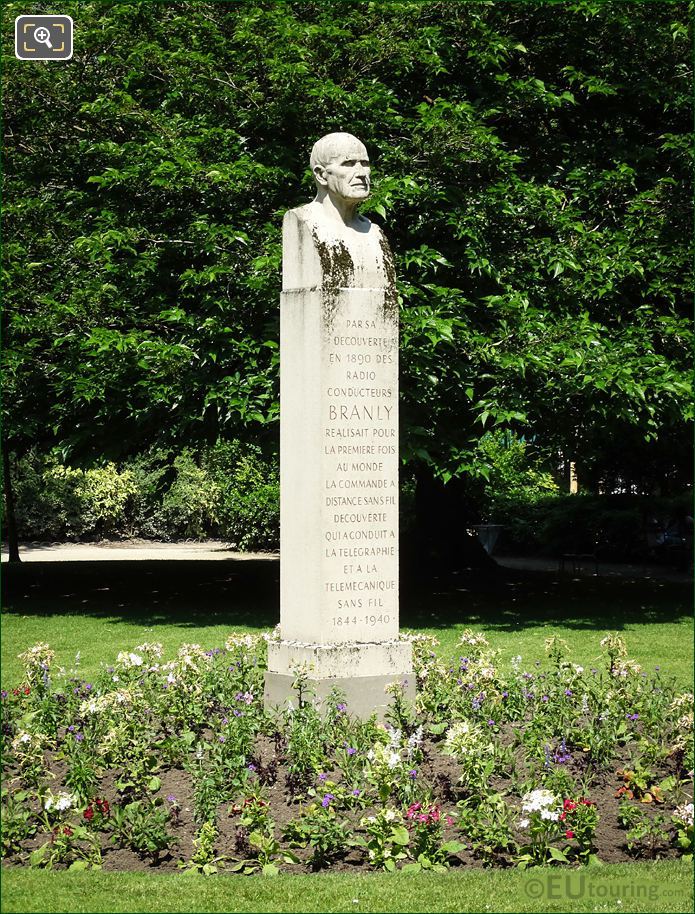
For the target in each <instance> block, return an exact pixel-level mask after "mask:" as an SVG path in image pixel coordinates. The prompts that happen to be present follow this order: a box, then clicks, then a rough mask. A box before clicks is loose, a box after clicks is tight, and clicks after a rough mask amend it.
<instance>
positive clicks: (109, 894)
mask: <svg viewBox="0 0 695 914" xmlns="http://www.w3.org/2000/svg"><path fill="white" fill-rule="evenodd" d="M566 878H567V881H566ZM2 902H3V904H2V909H3V911H5V912H8V914H9V912H14V911H22V912H30V911H41V912H54V911H55V912H58V911H61V912H62V911H70V912H75V914H78V912H83V911H84V912H101V911H104V912H120V911H208V912H213V911H225V912H232V911H234V912H237V911H238V912H243V911H264V912H265V911H283V912H290V911H304V912H314V911H316V912H319V911H333V912H342V911H346V912H359V911H374V912H376V911H401V912H410V911H413V912H428V911H437V912H440V911H441V912H444V911H519V912H522V911H650V912H657V911H692V909H693V870H692V866H690V865H688V864H684V863H655V864H654V863H633V864H618V865H610V866H605V867H598V868H594V869H592V870H591V871H584V872H578V871H576V870H575V871H572V872H571V873H569V872H564V871H563V872H561V871H559V870H557V869H547V868H543V869H535V870H532V871H529V872H528V873H522V872H520V871H519V870H511V871H509V870H506V871H499V870H467V871H465V872H451V871H450V872H448V873H446V874H441V875H440V874H435V875H430V874H420V875H418V876H404V875H402V874H398V875H396V876H390V875H387V874H381V875H376V874H373V875H365V876H353V875H349V876H348V875H317V876H290V875H288V876H279V877H277V878H276V879H264V878H263V877H262V876H251V877H242V876H236V877H235V876H220V877H213V878H209V879H206V878H204V877H200V876H198V877H195V876H194V877H191V876H152V875H150V874H142V873H52V872H45V871H32V870H14V869H13V870H5V871H4V873H3V878H2Z"/></svg>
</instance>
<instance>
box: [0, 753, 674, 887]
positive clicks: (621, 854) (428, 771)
mask: <svg viewBox="0 0 695 914" xmlns="http://www.w3.org/2000/svg"><path fill="white" fill-rule="evenodd" d="M440 745H441V744H440V743H437V742H435V741H432V740H426V741H425V744H424V751H425V760H424V762H423V763H422V764H421V765H420V766H419V776H420V777H421V778H422V779H423V780H424V781H426V782H427V783H429V784H432V785H433V787H434V793H435V801H436V802H437V803H438V804H439V805H440V806H441V809H442V813H443V814H444V815H446V814H455V813H456V803H457V801H458V800H461V799H465V798H466V796H467V794H466V793H465V791H463V790H462V788H461V787H460V786H459V784H458V779H459V773H460V772H459V767H458V765H457V763H456V761H455V760H454V759H453V758H451V757H449V756H447V755H443V754H442V752H441V749H440ZM254 758H255V764H256V765H257V767H258V774H259V775H260V780H261V782H262V783H263V784H264V787H265V793H264V796H265V798H266V799H267V801H268V803H269V807H270V817H271V819H272V820H273V821H274V822H275V825H276V829H275V834H276V836H277V837H278V838H281V836H282V832H283V829H284V827H285V826H286V825H287V823H288V822H289V821H290V820H292V819H294V818H296V817H297V816H298V815H299V813H300V811H301V809H302V806H303V805H307V804H308V803H309V802H311V800H310V799H308V798H304V799H302V798H300V797H297V796H295V795H293V793H292V791H291V789H289V788H288V777H287V775H288V769H287V766H286V764H285V759H284V756H283V755H282V754H281V753H278V751H277V750H276V744H275V742H274V741H273V740H271V739H269V738H268V737H265V736H261V737H259V739H258V741H257V744H256V746H255V753H254ZM49 764H50V766H51V773H52V774H53V775H54V776H55V777H54V779H52V780H51V781H50V788H51V790H52V791H53V792H54V793H55V792H57V791H58V790H59V789H61V786H62V783H63V778H64V775H65V765H64V763H62V762H60V761H56V760H55V759H53V758H52V757H50V758H49ZM584 767H585V765H584V764H583V763H582V762H579V763H576V762H575V763H573V765H571V767H570V772H571V773H572V774H573V776H575V778H576V777H577V775H579V774H582V773H583V772H582V769H583V768H584ZM621 767H622V762H621V761H618V762H616V764H615V766H614V770H613V771H612V772H607V773H605V774H602V773H598V774H597V775H596V776H594V777H593V779H592V787H591V791H590V799H591V800H592V801H593V802H594V803H596V806H597V809H598V811H599V814H600V821H599V825H598V828H597V831H596V835H595V847H596V852H597V855H598V857H599V858H600V859H601V860H602V861H603V862H605V863H622V862H627V861H633V860H635V859H640V857H639V856H638V855H636V854H635V853H632V854H631V853H630V852H629V851H628V848H627V843H626V830H625V829H624V828H622V827H621V826H620V825H619V823H618V804H619V802H620V798H619V796H618V795H617V791H618V789H619V787H620V786H621V784H622V779H621V778H620V777H619V776H618V774H617V771H618V770H619V769H620V768H621ZM674 773H678V772H677V763H676V761H674V760H671V761H669V762H668V763H667V764H665V765H664V766H663V768H662V770H660V771H658V772H657V773H656V777H655V781H659V780H661V779H663V778H665V777H667V776H668V775H669V774H674ZM679 773H681V774H683V772H679ZM12 774H13V772H6V778H5V785H6V786H9V785H10V784H11V777H12ZM327 774H328V775H329V778H332V777H333V774H332V773H331V772H330V771H329V772H327ZM158 776H159V777H160V778H161V788H160V789H159V791H158V793H157V794H156V795H155V796H160V797H161V798H162V799H163V800H165V802H166V797H167V796H170V795H173V796H175V797H176V799H177V801H178V804H179V806H180V813H179V815H178V817H177V819H176V820H172V821H171V823H170V826H169V830H170V832H171V834H172V836H173V837H174V838H175V839H176V842H175V843H174V842H172V846H171V848H170V850H169V852H168V853H162V854H160V855H159V856H158V857H152V856H147V855H138V854H137V853H135V852H134V851H132V850H130V849H128V848H123V847H119V846H117V845H115V844H114V843H113V841H112V840H110V838H111V836H110V833H109V832H108V831H105V832H101V844H102V858H103V869H104V871H106V872H124V871H140V872H144V871H150V872H161V873H164V872H176V871H177V870H179V869H180V864H181V861H183V860H189V859H190V857H191V855H192V853H193V851H194V845H193V839H194V837H195V835H196V825H195V823H194V819H193V782H192V777H191V775H190V774H189V773H188V772H187V771H185V770H183V769H181V768H169V769H166V770H161V771H159V772H158ZM117 777H118V772H116V771H112V770H109V771H106V772H105V773H104V775H103V777H102V779H101V783H100V787H99V791H98V795H99V797H101V798H105V799H107V800H108V801H109V804H110V805H111V808H113V807H115V806H117V805H118V804H120V803H122V802H123V798H122V797H121V796H120V795H119V793H118V791H117V790H116V788H115V781H116V780H117ZM337 779H338V775H337V773H336V777H335V780H337ZM491 786H492V787H493V788H494V789H495V790H497V791H499V792H500V793H501V794H504V793H505V791H506V790H507V789H508V787H509V783H508V782H506V781H505V780H504V779H502V778H494V779H493V780H492V783H491ZM691 799H692V796H690V795H689V796H688V797H687V799H683V800H681V802H689V801H690V800H691ZM510 803H511V805H513V806H514V808H515V811H516V812H518V807H519V801H518V799H514V798H510ZM632 803H633V805H635V806H637V807H639V809H640V810H641V811H644V812H646V814H647V815H649V816H654V815H657V814H659V813H662V814H663V815H664V816H665V817H666V819H667V820H670V812H671V808H672V804H670V803H669V804H661V805H660V804H656V803H652V804H650V805H647V804H643V803H640V802H638V801H637V800H633V801H632ZM374 812H375V810H374V809H370V808H366V809H352V810H348V811H343V812H341V813H339V818H345V819H346V820H347V821H348V822H349V823H350V825H351V827H352V829H353V830H354V829H356V828H357V826H358V824H359V821H360V819H361V818H362V817H363V816H367V815H371V814H373V813H374ZM217 825H218V829H219V835H218V838H217V842H216V846H215V852H216V854H217V855H218V856H219V857H222V858H224V861H225V862H226V863H227V864H229V865H231V864H232V863H233V862H235V861H238V860H241V859H245V858H248V857H252V856H253V854H252V850H251V848H249V845H248V840H247V839H248V830H247V829H246V828H244V827H243V826H242V825H241V823H240V821H239V814H237V813H235V812H234V810H233V804H232V803H228V802H225V803H220V805H219V807H218V810H217ZM515 837H516V838H517V840H518V841H519V842H520V843H522V842H523V841H524V834H523V833H522V832H519V833H518V834H517V835H516V836H515ZM50 838H51V835H50V834H48V833H45V832H43V833H42V832H39V833H37V834H36V835H35V836H34V837H33V838H32V839H30V840H27V841H25V842H23V844H22V849H21V852H19V853H15V854H14V855H12V856H11V857H9V858H7V859H6V860H5V861H4V864H5V865H10V866H15V865H25V864H26V862H27V860H28V854H29V853H30V852H31V851H32V850H35V849H36V848H38V847H40V846H41V845H42V844H44V843H45V842H46V841H49V840H50ZM443 839H444V840H445V841H449V840H459V841H463V842H464V843H468V842H467V836H466V834H465V831H464V832H463V833H462V832H461V831H460V830H459V829H458V827H457V826H456V825H455V824H454V825H453V826H450V825H445V826H444V831H443ZM282 843H283V847H286V846H287V844H286V842H282ZM292 850H293V852H294V853H296V854H297V856H298V857H299V858H300V860H301V861H302V862H301V863H300V864H295V865H288V866H283V867H282V868H283V870H285V871H286V872H288V873H313V872H314V869H313V868H312V867H311V865H310V864H309V863H308V862H307V861H308V858H309V856H310V850H309V849H302V848H299V849H297V848H293V849H292ZM678 856H679V854H678V851H677V850H676V849H674V848H673V847H672V846H670V844H667V843H664V844H663V846H660V847H657V848H656V849H655V851H654V853H653V855H651V856H650V857H642V858H641V859H655V858H658V859H674V858H677V857H678ZM450 863H451V865H452V866H472V867H481V866H483V862H482V861H481V860H480V859H478V858H477V857H476V856H475V854H474V853H473V852H472V851H471V850H470V849H468V848H467V849H466V850H463V851H461V852H460V853H459V854H457V855H456V856H454V857H451V858H450ZM496 863H497V865H499V866H511V865H513V861H512V859H511V855H506V854H499V855H497V859H496ZM367 866H368V865H367V861H366V859H365V852H364V851H363V850H362V849H361V848H354V849H351V850H350V851H349V852H346V853H345V854H344V855H343V856H339V857H338V858H336V859H334V860H333V861H332V862H331V864H330V867H329V870H330V871H331V872H353V873H354V872H358V871H361V870H362V871H363V870H366V869H367ZM221 867H224V863H222V864H221ZM323 871H325V870H323Z"/></svg>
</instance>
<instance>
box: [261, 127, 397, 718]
mask: <svg viewBox="0 0 695 914" xmlns="http://www.w3.org/2000/svg"><path fill="white" fill-rule="evenodd" d="M321 144H323V146H321ZM317 147H320V148H319V149H318V152H317ZM322 156H323V158H322ZM326 156H329V159H328V160H326ZM312 167H313V169H314V175H315V178H316V183H317V196H316V199H315V200H314V201H313V202H312V203H310V204H308V205H307V206H302V207H299V208H297V209H295V210H291V211H290V212H288V213H287V214H286V215H285V219H284V222H283V292H282V299H281V323H280V409H281V424H280V459H281V481H280V482H281V485H280V491H281V496H280V497H281V522H280V528H281V533H280V568H281V570H280V578H281V601H280V605H281V618H280V631H281V638H282V641H281V642H280V643H279V644H271V648H270V652H269V670H270V674H278V675H279V676H280V679H278V677H277V676H275V675H270V674H269V679H268V682H271V680H272V682H273V683H274V684H275V685H274V686H273V690H272V693H273V696H274V697H277V695H278V694H279V692H278V690H279V689H280V688H281V683H282V682H285V680H283V679H282V677H283V676H289V677H290V678H291V677H292V675H293V673H292V670H293V669H294V668H295V666H296V665H297V664H304V665H305V666H307V668H309V670H310V672H309V675H310V676H311V677H312V679H313V680H315V681H316V682H317V683H318V682H319V681H321V682H323V680H324V679H325V680H326V681H327V682H329V683H333V685H335V684H336V682H337V680H341V681H342V680H344V679H350V680H358V679H359V680H362V682H361V685H360V684H359V683H357V682H351V692H352V693H354V694H357V693H358V692H359V693H360V694H362V692H364V689H367V693H366V694H365V695H364V703H365V705H368V704H369V701H370V699H369V695H371V700H372V701H373V703H374V707H375V708H376V706H377V705H378V704H380V703H381V702H382V698H383V697H384V696H382V695H381V694H378V695H377V694H376V693H374V691H373V690H374V688H376V686H377V681H378V683H380V684H381V685H379V688H381V687H382V686H383V685H386V684H387V682H393V681H395V679H398V677H400V676H403V677H407V676H408V674H409V673H410V671H411V668H412V666H411V647H410V645H409V644H407V643H401V642H399V641H398V640H397V639H398V313H397V300H396V291H395V276H394V269H393V259H392V256H391V252H390V250H389V247H388V244H387V242H386V240H385V238H384V236H383V234H382V232H381V230H380V228H379V227H378V226H376V225H374V224H373V223H371V222H370V221H369V220H368V219H366V218H364V217H363V216H360V215H359V213H358V212H357V204H358V203H359V202H360V201H361V200H363V199H365V198H366V196H367V195H368V193H369V166H368V159H367V153H366V150H365V149H364V146H363V145H362V144H361V143H360V142H359V141H358V140H356V139H355V138H354V137H351V136H350V135H348V134H334V135H329V137H327V138H324V140H321V141H319V143H317V144H316V147H314V152H312ZM383 677H386V679H384V681H383V683H382V682H381V680H382V679H383ZM394 677H395V679H394ZM410 678H411V680H412V679H413V677H412V676H411V677H410ZM285 685H287V683H286V682H285ZM331 687H332V686H331V685H329V686H328V690H329V691H330V688H331ZM317 688H318V686H317ZM321 688H323V686H322V687H321ZM360 690H361V691H360ZM326 694H327V693H326ZM266 698H267V700H268V701H270V699H271V696H270V693H268V694H267V695H266ZM360 700H361V701H362V699H360Z"/></svg>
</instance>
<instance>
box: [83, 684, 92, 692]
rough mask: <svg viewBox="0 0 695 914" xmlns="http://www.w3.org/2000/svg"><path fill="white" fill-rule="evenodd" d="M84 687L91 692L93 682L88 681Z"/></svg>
mask: <svg viewBox="0 0 695 914" xmlns="http://www.w3.org/2000/svg"><path fill="white" fill-rule="evenodd" d="M84 689H85V692H91V691H92V683H91V682H88V683H86V684H85V687H84Z"/></svg>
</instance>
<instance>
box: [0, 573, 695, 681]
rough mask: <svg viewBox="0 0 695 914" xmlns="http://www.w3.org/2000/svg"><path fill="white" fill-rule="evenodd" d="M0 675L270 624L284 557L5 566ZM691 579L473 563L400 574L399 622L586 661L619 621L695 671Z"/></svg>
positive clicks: (644, 643)
mask: <svg viewBox="0 0 695 914" xmlns="http://www.w3.org/2000/svg"><path fill="white" fill-rule="evenodd" d="M3 571H4V572H5V574H4V575H3V577H4V589H5V595H4V600H3V606H4V612H3V614H2V685H3V687H9V686H14V685H16V684H17V683H18V682H19V681H20V680H21V676H22V670H21V664H20V662H19V661H18V660H17V654H18V653H20V652H21V651H23V650H25V649H26V648H27V647H28V646H30V645H31V644H34V643H36V642H37V641H47V642H48V643H49V644H50V645H51V647H52V648H54V650H56V651H57V663H58V664H59V665H61V666H63V667H65V668H66V669H68V670H69V669H71V668H72V667H73V666H74V663H75V655H76V654H77V652H78V651H79V653H80V664H79V672H80V675H81V676H84V677H87V678H89V677H91V676H94V675H95V674H96V672H97V671H98V670H99V667H100V665H101V664H106V665H108V664H110V663H112V662H113V661H114V659H115V657H116V655H117V653H118V652H119V651H121V650H129V649H132V648H133V647H134V646H135V645H136V644H139V643H140V642H142V641H145V640H149V641H152V640H156V641H160V642H162V644H163V645H164V647H165V651H166V653H167V654H168V655H171V654H172V653H174V652H175V651H176V649H177V648H178V647H179V645H180V644H182V643H183V642H185V641H193V642H197V643H199V644H201V645H202V646H203V647H204V648H212V647H216V646H221V645H222V644H223V643H224V640H225V638H226V636H227V634H228V633H229V632H230V631H231V630H239V631H258V630H259V629H269V628H272V626H274V625H275V623H276V622H277V621H278V619H279V595H278V591H279V563H278V561H277V559H276V558H268V559H265V560H261V559H257V560H246V561H239V560H235V559H229V560H225V561H214V562H211V561H208V562H206V561H195V562H192V561H166V560H162V561H147V562H134V561H130V562H128V561H122V562H121V561H118V562H34V563H26V564H24V565H22V566H20V567H17V568H11V569H8V567H7V566H6V565H5V566H3ZM690 606H691V592H690V588H689V586H688V585H685V584H675V583H668V582H659V581H655V580H647V579H645V580H641V581H628V580H620V579H606V578H593V577H581V578H579V579H577V580H572V579H570V578H569V577H559V576H558V575H555V574H552V573H545V572H518V571H517V572H512V571H501V572H500V574H499V575H498V576H495V577H493V578H490V577H482V576H479V575H475V574H471V575H468V576H463V575H461V576H457V577H454V578H452V579H450V580H448V581H446V582H435V583H434V584H430V585H429V586H423V585H418V586H416V585H413V584H412V583H409V582H408V581H407V580H403V579H402V581H401V625H402V627H403V628H404V629H410V630H413V631H420V632H426V633H429V634H433V635H436V636H437V637H438V638H439V639H440V640H441V642H442V648H441V650H442V651H443V652H444V653H447V654H450V653H453V652H454V651H455V650H456V642H457V640H458V638H459V636H460V633H461V631H462V630H463V629H464V628H467V627H470V628H472V629H473V630H475V631H482V632H484V633H485V635H486V636H487V637H488V639H489V640H490V642H491V644H492V646H493V647H495V648H498V649H499V650H500V651H501V657H500V660H501V665H502V666H503V667H504V666H505V664H507V663H508V661H509V658H511V657H512V656H515V655H517V654H521V655H522V657H523V660H524V664H525V665H526V664H531V663H533V661H535V660H540V659H542V657H543V641H544V639H545V638H546V637H548V636H550V635H560V636H561V637H563V638H565V639H566V640H567V641H568V643H569V645H570V648H571V652H572V653H571V659H572V660H573V661H574V662H575V663H581V664H583V665H584V666H586V667H587V668H589V667H591V665H592V664H593V663H594V662H595V661H596V660H597V658H598V655H599V653H600V651H599V646H598V645H599V641H600V639H601V638H602V637H603V635H604V634H605V632H607V631H611V630H615V631H620V632H621V633H622V634H623V636H624V637H625V639H626V640H627V644H628V649H629V652H630V655H631V656H632V657H634V658H635V659H636V660H637V661H638V662H639V663H641V664H642V665H643V667H644V668H645V670H648V671H650V672H651V671H652V670H653V669H654V667H656V666H660V667H661V669H662V673H663V674H664V675H669V676H670V675H672V676H675V677H676V678H677V680H678V682H679V684H680V685H681V686H682V687H683V688H687V687H688V686H690V685H691V684H692V680H693V620H692V615H691V609H690Z"/></svg>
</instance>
